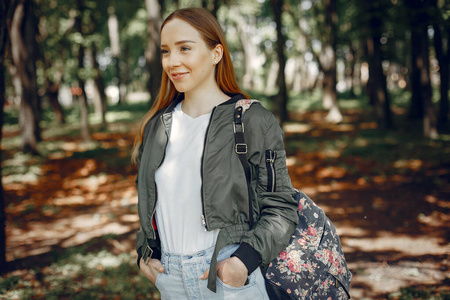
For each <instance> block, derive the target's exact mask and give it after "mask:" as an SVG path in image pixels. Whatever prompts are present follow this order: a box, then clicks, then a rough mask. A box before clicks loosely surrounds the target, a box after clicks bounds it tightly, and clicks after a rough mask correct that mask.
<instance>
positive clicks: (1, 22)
mask: <svg viewBox="0 0 450 300" xmlns="http://www.w3.org/2000/svg"><path fill="white" fill-rule="evenodd" d="M9 5H10V1H9V0H0V143H1V141H2V128H3V108H4V106H5V98H6V95H5V65H4V59H5V52H6V44H7V41H8V39H7V37H8V24H7V19H8V16H7V12H8V11H9ZM1 151H2V149H1V148H0V159H1V157H2V155H1ZM1 179H2V164H1V163H0V270H1V271H6V230H5V229H6V228H5V227H6V214H5V199H4V197H3V185H2V180H1ZM1 271H0V273H1Z"/></svg>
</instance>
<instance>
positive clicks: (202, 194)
mask: <svg viewBox="0 0 450 300" xmlns="http://www.w3.org/2000/svg"><path fill="white" fill-rule="evenodd" d="M216 107H217V106H214V107H213V109H212V111H211V116H210V117H209V123H208V127H207V128H206V133H205V141H204V144H203V153H202V162H201V167H200V175H201V179H202V189H201V196H202V199H201V200H202V215H201V216H200V217H201V220H202V226H203V227H204V229H205V232H206V231H208V223H207V220H206V217H205V215H206V214H205V195H204V192H203V160H204V158H205V152H206V141H207V140H208V132H209V128H210V127H211V122H212V119H213V115H214V111H215V110H216Z"/></svg>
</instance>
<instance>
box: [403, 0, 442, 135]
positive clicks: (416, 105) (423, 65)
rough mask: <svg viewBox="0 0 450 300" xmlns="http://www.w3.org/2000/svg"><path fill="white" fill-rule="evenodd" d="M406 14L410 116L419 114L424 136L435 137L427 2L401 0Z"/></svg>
mask: <svg viewBox="0 0 450 300" xmlns="http://www.w3.org/2000/svg"><path fill="white" fill-rule="evenodd" d="M405 3H406V5H407V7H408V9H409V16H410V27H411V49H412V53H411V54H412V55H411V57H412V71H411V84H412V99H411V109H410V116H411V117H423V133H424V136H425V137H428V138H432V139H435V138H437V136H438V134H437V122H436V113H435V111H434V106H433V103H432V100H431V98H432V90H431V80H430V62H429V50H428V47H429V45H428V35H427V30H428V28H427V27H428V25H430V24H431V23H432V22H431V17H430V15H429V9H430V7H429V3H428V2H423V1H421V0H407V1H405Z"/></svg>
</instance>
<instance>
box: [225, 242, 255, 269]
mask: <svg viewBox="0 0 450 300" xmlns="http://www.w3.org/2000/svg"><path fill="white" fill-rule="evenodd" d="M231 256H236V257H237V258H239V259H240V260H241V261H242V262H243V263H244V265H245V266H246V267H247V270H248V274H249V275H250V274H251V273H253V271H255V270H256V268H258V267H259V266H260V265H261V263H262V259H261V255H259V253H258V252H256V250H255V249H253V247H252V246H250V245H249V244H247V243H241V245H240V246H239V248H237V250H236V251H235V252H234V253H233V254H231Z"/></svg>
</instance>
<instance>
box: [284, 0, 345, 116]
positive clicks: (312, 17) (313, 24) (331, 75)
mask: <svg viewBox="0 0 450 300" xmlns="http://www.w3.org/2000/svg"><path fill="white" fill-rule="evenodd" d="M296 6H297V7H298V9H297V8H296ZM305 7H306V9H304V10H303V15H301V14H300V15H299V13H298V12H299V11H300V12H301V11H302V9H301V5H299V4H298V3H297V2H296V1H293V2H291V9H290V15H291V17H292V18H293V19H294V20H296V23H298V29H299V31H300V34H301V36H302V38H303V40H304V43H305V44H306V45H307V48H308V50H307V53H310V54H311V55H312V56H313V58H314V59H315V62H316V63H317V67H318V69H319V71H320V72H321V73H322V74H323V79H322V86H323V99H322V105H323V107H324V108H325V109H327V110H328V114H327V116H326V120H327V121H328V122H333V123H339V122H340V121H342V114H341V112H340V110H339V106H338V100H337V90H336V83H337V78H336V47H337V40H336V39H337V25H338V20H339V18H338V14H337V0H323V1H309V2H308V5H306V4H305ZM318 79H319V77H316V80H315V83H314V85H313V86H314V87H315V86H316V85H317V81H318Z"/></svg>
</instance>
